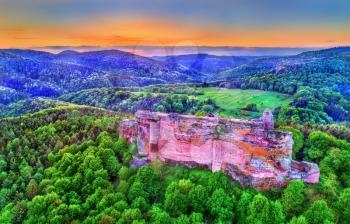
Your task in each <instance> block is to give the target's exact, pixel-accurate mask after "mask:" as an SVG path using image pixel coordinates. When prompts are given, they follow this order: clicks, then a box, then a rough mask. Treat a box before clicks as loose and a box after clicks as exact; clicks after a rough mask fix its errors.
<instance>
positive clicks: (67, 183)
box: [0, 105, 350, 224]
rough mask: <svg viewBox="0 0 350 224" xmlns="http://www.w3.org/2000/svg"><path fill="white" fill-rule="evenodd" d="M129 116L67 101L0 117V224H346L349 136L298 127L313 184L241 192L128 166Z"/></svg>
mask: <svg viewBox="0 0 350 224" xmlns="http://www.w3.org/2000/svg"><path fill="white" fill-rule="evenodd" d="M125 117H127V115H125V114H123V113H118V112H112V111H108V110H104V109H98V108H94V107H89V106H77V105H68V106H67V105H63V106H58V107H56V108H49V109H45V110H42V111H40V112H37V113H32V114H28V115H25V116H21V117H17V118H5V119H2V120H0V148H1V150H0V153H1V154H0V169H1V171H0V172H1V173H0V184H1V191H0V222H1V223H159V224H163V223H196V224H197V223H198V224H199V223H293V224H301V223H309V224H313V223H315V224H319V223H327V224H328V223H349V222H350V206H349V200H350V176H349V173H350V143H348V142H346V141H344V140H340V139H338V138H336V137H334V136H332V135H330V134H327V133H325V132H322V131H310V132H309V133H307V132H305V130H303V129H300V130H298V129H296V128H292V127H283V126H281V127H279V128H280V129H283V130H288V131H291V132H293V133H294V141H295V144H294V148H293V150H294V154H295V155H294V156H295V157H296V158H303V159H306V160H308V161H312V162H317V163H318V164H319V166H320V169H321V180H320V183H319V184H316V185H306V184H304V183H302V182H300V181H292V182H291V183H290V184H289V185H288V186H287V188H285V189H275V190H271V191H267V192H257V191H256V190H254V189H251V188H246V189H243V188H241V187H240V186H239V184H238V183H237V182H235V181H233V180H231V179H230V178H229V177H227V176H226V175H224V174H223V173H221V172H215V173H212V172H210V171H208V170H202V169H199V168H198V169H187V168H182V167H178V166H165V165H164V164H161V163H153V164H151V165H150V166H147V167H133V166H130V164H129V161H130V160H131V158H132V155H133V154H134V153H135V152H136V150H137V149H136V146H135V144H128V143H127V142H126V140H125V139H120V138H118V124H119V122H120V121H121V120H122V119H124V118H125Z"/></svg>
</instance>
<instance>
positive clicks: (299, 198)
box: [282, 180, 305, 218]
mask: <svg viewBox="0 0 350 224" xmlns="http://www.w3.org/2000/svg"><path fill="white" fill-rule="evenodd" d="M304 188H305V185H304V183H303V182H301V181H299V180H294V181H292V182H290V183H289V185H288V187H287V188H286V189H284V191H283V195H282V204H283V208H284V211H285V212H286V215H287V217H289V218H291V217H293V216H297V215H299V214H300V213H301V212H302V209H303V205H304V201H305V196H304V193H303V192H304Z"/></svg>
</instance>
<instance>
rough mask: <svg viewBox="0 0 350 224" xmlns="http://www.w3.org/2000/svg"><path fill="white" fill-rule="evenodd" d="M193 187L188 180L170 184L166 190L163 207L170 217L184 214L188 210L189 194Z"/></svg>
mask: <svg viewBox="0 0 350 224" xmlns="http://www.w3.org/2000/svg"><path fill="white" fill-rule="evenodd" d="M192 187H193V185H192V183H191V181H190V180H180V181H178V182H172V183H171V184H170V185H169V186H168V187H167V189H166V192H165V200H164V207H165V209H166V211H167V212H169V213H170V214H171V215H172V216H179V215H181V214H186V212H187V211H188V209H189V204H190V198H189V192H190V191H191V189H192Z"/></svg>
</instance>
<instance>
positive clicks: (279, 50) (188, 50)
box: [33, 45, 321, 57]
mask: <svg viewBox="0 0 350 224" xmlns="http://www.w3.org/2000/svg"><path fill="white" fill-rule="evenodd" d="M33 49H34V50H38V51H47V52H51V53H60V52H62V51H66V50H73V51H78V52H88V51H102V50H121V51H125V52H130V53H134V54H137V55H142V56H146V57H154V56H160V57H165V56H179V55H188V54H209V55H216V56H233V55H234V56H290V55H296V54H300V53H302V52H306V51H313V50H319V49H321V48H317V47H300V48H293V47H234V46H195V45H193V46H181V45H174V46H145V45H130V46H111V47H101V46H76V47H75V46H47V47H37V48H33Z"/></svg>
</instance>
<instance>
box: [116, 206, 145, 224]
mask: <svg viewBox="0 0 350 224" xmlns="http://www.w3.org/2000/svg"><path fill="white" fill-rule="evenodd" d="M121 219H122V220H123V221H122V222H121V223H126V224H131V223H133V221H136V220H140V219H142V214H141V211H140V210H139V209H138V208H129V209H125V210H124V212H123V214H122V218H121Z"/></svg>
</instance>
